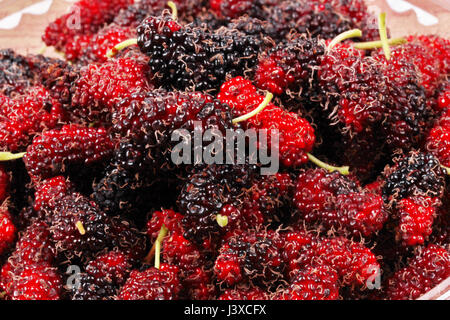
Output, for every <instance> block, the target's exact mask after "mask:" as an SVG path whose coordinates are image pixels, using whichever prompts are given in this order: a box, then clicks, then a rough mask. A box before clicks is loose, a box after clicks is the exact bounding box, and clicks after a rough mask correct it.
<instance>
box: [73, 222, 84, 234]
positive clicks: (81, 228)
mask: <svg viewBox="0 0 450 320" xmlns="http://www.w3.org/2000/svg"><path fill="white" fill-rule="evenodd" d="M75 226H76V227H77V229H78V231H79V232H80V234H81V235H82V236H84V235H85V234H86V229H84V226H83V223H82V222H81V221H77V223H75Z"/></svg>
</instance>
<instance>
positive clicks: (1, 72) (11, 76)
mask: <svg viewBox="0 0 450 320" xmlns="http://www.w3.org/2000/svg"><path fill="white" fill-rule="evenodd" d="M33 80H34V79H33V71H32V68H31V67H30V65H29V64H28V61H27V59H26V58H25V57H23V56H21V55H19V54H17V53H15V52H14V51H13V50H12V49H2V50H0V96H1V95H5V96H7V97H10V96H11V94H16V93H19V94H21V93H24V92H25V91H26V89H27V88H29V87H30V86H31V85H32V84H33V83H34V81H33Z"/></svg>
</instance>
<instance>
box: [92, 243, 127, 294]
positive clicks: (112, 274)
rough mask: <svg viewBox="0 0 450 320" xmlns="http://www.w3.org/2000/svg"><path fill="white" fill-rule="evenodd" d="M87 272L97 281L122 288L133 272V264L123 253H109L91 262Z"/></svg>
mask: <svg viewBox="0 0 450 320" xmlns="http://www.w3.org/2000/svg"><path fill="white" fill-rule="evenodd" d="M86 272H87V273H88V274H90V275H91V276H93V277H94V278H96V279H102V280H104V281H106V282H107V283H111V284H113V285H115V286H121V285H123V284H124V283H125V281H126V279H127V277H128V274H129V273H130V272H131V263H130V260H129V258H128V257H127V256H126V255H125V254H123V253H122V252H120V251H109V252H107V253H105V254H102V255H100V256H98V257H96V258H95V259H94V260H91V261H89V263H88V265H87V267H86Z"/></svg>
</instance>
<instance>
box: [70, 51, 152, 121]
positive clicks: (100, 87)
mask: <svg viewBox="0 0 450 320" xmlns="http://www.w3.org/2000/svg"><path fill="white" fill-rule="evenodd" d="M147 73H148V66H147V64H146V63H145V62H144V61H140V60H137V59H131V58H118V59H111V60H108V61H107V62H105V63H103V64H89V65H88V66H87V67H86V68H84V69H83V70H82V71H81V75H80V78H79V79H78V80H77V81H76V83H75V89H74V94H73V97H72V112H73V113H75V114H76V115H78V116H79V117H80V118H82V119H85V120H87V121H90V122H92V121H97V122H98V121H100V122H102V121H105V120H108V119H110V114H111V113H112V112H113V111H114V107H115V104H116V103H118V102H119V101H120V100H122V99H123V98H125V97H127V96H128V95H130V94H131V93H133V92H136V91H141V90H148V89H151V88H152V85H151V83H150V81H149V80H148V79H147Z"/></svg>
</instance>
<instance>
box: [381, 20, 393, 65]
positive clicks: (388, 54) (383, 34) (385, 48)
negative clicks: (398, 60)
mask: <svg viewBox="0 0 450 320" xmlns="http://www.w3.org/2000/svg"><path fill="white" fill-rule="evenodd" d="M378 30H379V33H380V40H381V43H382V47H383V51H384V55H385V56H386V60H389V59H390V58H391V48H389V43H388V38H387V31H386V13H385V12H382V13H380V14H379V15H378Z"/></svg>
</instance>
